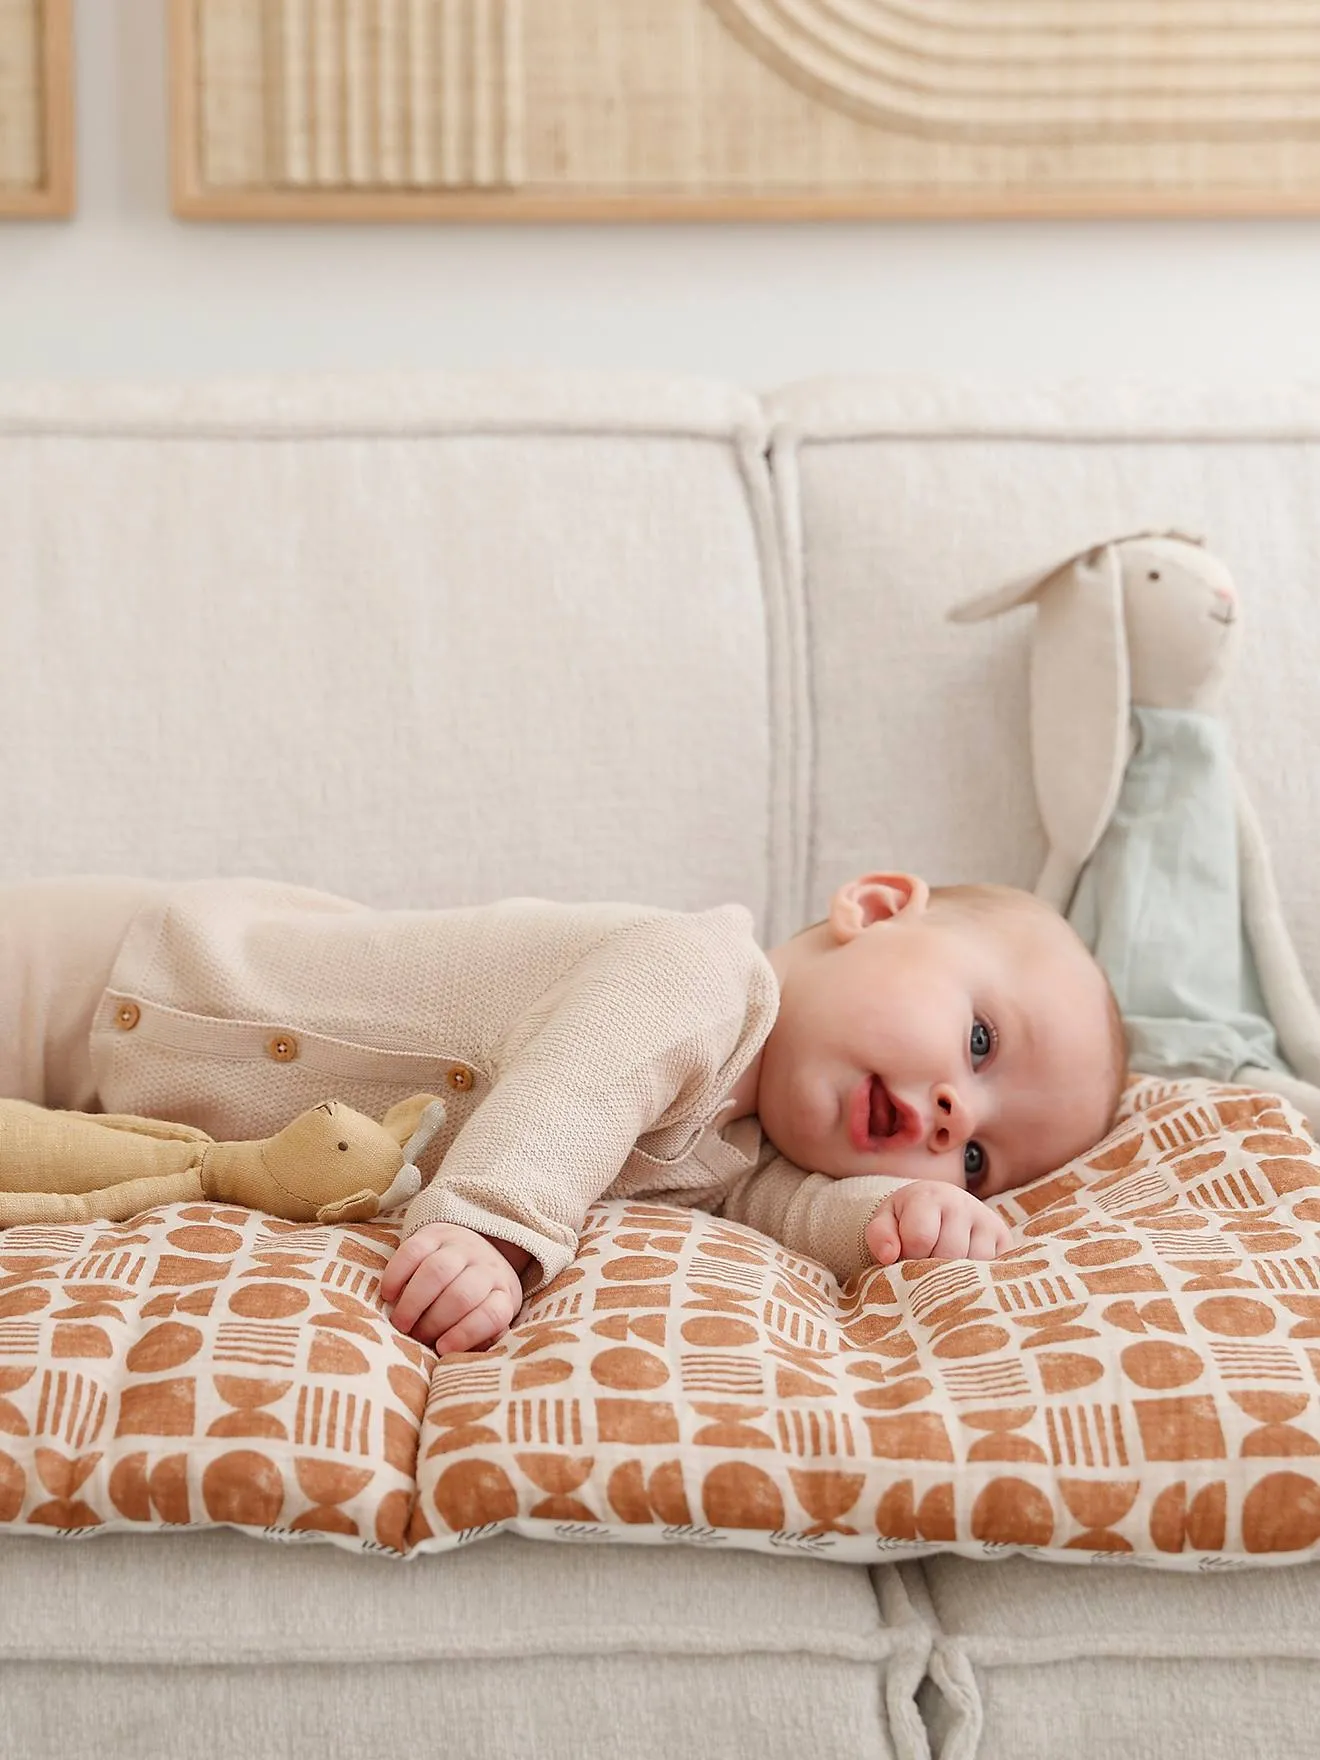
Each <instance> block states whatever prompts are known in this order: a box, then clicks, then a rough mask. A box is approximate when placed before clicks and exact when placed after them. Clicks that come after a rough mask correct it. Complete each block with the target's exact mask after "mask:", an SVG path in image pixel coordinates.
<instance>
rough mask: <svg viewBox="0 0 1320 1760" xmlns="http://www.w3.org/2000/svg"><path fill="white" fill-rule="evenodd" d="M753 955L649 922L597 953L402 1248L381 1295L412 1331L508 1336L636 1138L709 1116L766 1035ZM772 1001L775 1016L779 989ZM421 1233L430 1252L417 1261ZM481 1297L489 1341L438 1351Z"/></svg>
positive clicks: (517, 1064)
mask: <svg viewBox="0 0 1320 1760" xmlns="http://www.w3.org/2000/svg"><path fill="white" fill-rule="evenodd" d="M726 933H727V932H726ZM747 946H748V949H749V950H750V957H752V958H756V959H759V958H760V956H759V955H756V954H755V949H754V945H753V944H752V943H751V942H750V940H749V941H748V944H747ZM744 957H745V956H744V955H743V954H742V953H741V951H737V950H735V953H734V955H733V957H730V954H729V951H728V949H727V947H725V946H724V945H723V943H721V941H719V940H712V938H711V934H710V932H709V930H708V929H707V928H703V927H702V924H701V919H696V920H695V921H694V920H692V919H686V920H685V919H666V920H664V921H662V922H660V923H656V922H652V921H648V922H644V923H642V924H640V925H635V926H631V927H630V928H629V929H628V930H627V931H626V932H623V933H621V934H619V935H616V936H613V937H611V938H610V939H609V941H608V942H607V943H605V944H602V945H601V946H600V947H598V948H596V949H594V950H593V952H592V953H591V954H590V955H589V956H588V958H587V959H586V960H584V961H583V962H581V964H580V966H579V967H577V968H575V970H574V972H573V974H572V981H571V983H568V984H566V985H564V986H563V987H562V988H561V989H560V990H559V991H558V992H557V993H556V994H552V995H551V996H549V997H548V998H547V999H546V1002H545V1004H544V1005H543V1006H541V1007H540V1008H539V1010H538V1011H537V1014H536V1018H535V1019H534V1020H533V1021H532V1022H530V1023H529V1026H528V1030H526V1031H525V1032H524V1033H523V1034H522V1036H521V1038H520V1039H519V1040H518V1042H516V1043H515V1044H513V1045H512V1046H510V1047H507V1048H506V1049H505V1050H504V1052H503V1053H502V1057H501V1066H500V1067H499V1069H498V1070H497V1072H496V1079H495V1081H494V1083H493V1085H492V1088H491V1091H490V1092H489V1094H487V1095H486V1097H485V1098H484V1099H483V1100H482V1102H481V1104H480V1105H479V1106H478V1107H477V1109H476V1110H475V1112H474V1113H473V1114H472V1116H471V1117H470V1118H469V1119H468V1121H467V1123H466V1124H465V1125H464V1126H463V1128H462V1130H461V1131H460V1132H459V1133H458V1135H457V1137H456V1138H455V1139H454V1142H453V1143H452V1144H451V1146H450V1148H449V1150H448V1152H447V1154H446V1155H445V1157H444V1160H443V1162H442V1164H441V1167H440V1171H439V1172H438V1173H437V1175H436V1177H435V1178H434V1179H433V1180H432V1182H431V1183H430V1185H428V1186H427V1187H425V1188H424V1189H423V1190H422V1191H421V1192H419V1193H418V1195H417V1197H416V1198H414V1199H413V1201H412V1203H411V1204H410V1205H409V1206H408V1210H407V1213H406V1215H405V1219H404V1235H405V1240H404V1244H403V1246H402V1247H401V1248H400V1250H399V1253H398V1254H397V1255H396V1257H395V1260H392V1261H391V1263H390V1266H389V1268H388V1269H387V1272H386V1278H385V1282H384V1284H383V1294H384V1297H385V1299H386V1300H387V1301H389V1300H392V1299H395V1298H396V1297H397V1300H396V1305H395V1309H394V1314H393V1319H394V1323H395V1325H396V1326H398V1327H399V1329H400V1330H401V1331H406V1330H409V1326H407V1325H405V1324H402V1322H404V1321H408V1320H409V1318H410V1317H412V1325H413V1327H414V1328H415V1327H417V1325H418V1319H417V1317H418V1316H421V1326H420V1330H417V1331H416V1336H418V1337H420V1338H421V1339H422V1340H423V1342H424V1343H431V1342H432V1341H433V1340H435V1341H436V1343H437V1348H446V1349H456V1348H464V1349H470V1348H473V1346H474V1345H476V1344H480V1343H483V1342H486V1341H487V1340H488V1339H489V1338H491V1337H493V1336H496V1335H497V1334H498V1333H499V1332H500V1331H501V1330H503V1326H504V1325H505V1324H507V1320H504V1321H501V1323H500V1324H498V1325H496V1324H494V1321H495V1319H496V1318H497V1314H496V1310H497V1309H498V1308H499V1307H500V1306H502V1299H501V1298H500V1297H499V1292H500V1291H501V1290H502V1289H503V1290H511V1288H512V1286H511V1285H510V1282H509V1279H510V1278H511V1279H512V1284H513V1285H516V1286H517V1288H518V1293H519V1298H520V1300H521V1297H522V1296H523V1295H532V1294H534V1293H535V1292H536V1291H537V1290H538V1289H540V1288H541V1287H542V1286H543V1285H545V1284H546V1283H549V1282H550V1281H551V1280H552V1279H553V1278H555V1277H557V1276H558V1275H559V1273H560V1272H561V1271H562V1270H564V1268H565V1267H566V1266H567V1265H569V1264H570V1263H571V1261H572V1259H573V1258H574V1256H575V1254H576V1252H577V1246H578V1238H579V1235H580V1233H581V1229H582V1225H583V1222H584V1220H585V1218H586V1213H587V1208H588V1206H589V1205H590V1204H591V1203H593V1202H594V1201H595V1200H596V1199H597V1198H599V1197H600V1196H601V1195H602V1194H603V1193H604V1192H605V1191H607V1190H608V1189H609V1187H610V1186H611V1185H613V1183H614V1181H615V1180H616V1179H617V1177H618V1175H619V1172H620V1170H621V1168H622V1167H623V1165H624V1163H625V1162H626V1161H627V1159H628V1157H629V1155H630V1154H631V1152H632V1150H633V1148H634V1147H635V1145H636V1143H637V1139H638V1138H639V1137H641V1136H643V1135H645V1134H646V1133H647V1132H648V1131H651V1130H654V1129H656V1128H658V1127H659V1126H660V1125H662V1124H664V1123H667V1122H670V1120H671V1119H676V1118H686V1117H688V1116H696V1115H697V1114H699V1113H701V1112H702V1111H704V1110H707V1109H708V1108H709V1107H710V1106H711V1105H713V1104H714V1102H715V1101H716V1100H717V1099H718V1098H719V1096H720V1094H722V1093H724V1092H727V1090H728V1088H729V1086H730V1085H731V1083H732V1081H733V1080H734V1079H736V1075H737V1074H739V1073H741V1070H742V1068H743V1067H745V1064H746V1061H747V1058H748V1057H749V1056H750V1055H751V1054H752V1051H753V1049H754V1046H755V1044H756V1043H759V1039H760V1037H762V1036H763V1031H762V1028H761V1024H760V1023H759V1021H758V1020H757V1019H756V1018H755V1016H754V1015H753V1014H752V1005H751V1004H750V1003H749V988H750V986H749V978H748V973H747V971H746V970H745V969H744V968H743V966H742V964H741V963H740V962H741V961H742V959H743V958H744ZM765 989H766V998H765V1004H764V1005H765V1007H766V1008H772V1007H773V997H772V993H771V983H770V980H769V978H768V977H767V979H766V982H765ZM433 1230H438V1231H440V1232H436V1233H432V1231H433ZM416 1235H423V1236H425V1242H426V1244H425V1245H424V1247H417V1248H413V1247H411V1240H412V1238H413V1237H414V1236H416ZM464 1237H468V1238H467V1239H466V1241H464ZM405 1251H407V1257H406V1258H405V1257H404V1254H405ZM456 1255H457V1256H459V1257H461V1258H462V1261H463V1263H462V1266H461V1268H459V1267H458V1263H457V1258H456ZM497 1260H498V1263H497V1262H496V1261H497ZM399 1266H402V1270H400V1269H399V1268H398V1267H399ZM418 1279H420V1280H421V1281H420V1282H418V1287H417V1289H416V1290H414V1288H413V1284H414V1282H415V1281H416V1280H418ZM483 1280H484V1289H483V1288H482V1284H483ZM450 1285H452V1290H451V1289H450V1287H449V1286H450ZM400 1292H402V1293H400ZM442 1293H443V1296H444V1300H443V1302H442V1305H441V1307H440V1308H437V1309H434V1311H433V1310H432V1304H433V1303H435V1301H436V1299H437V1297H438V1296H440V1295H441V1294H442ZM468 1294H471V1295H473V1296H475V1295H477V1294H480V1295H481V1298H482V1302H489V1301H490V1300H491V1298H492V1297H494V1298H496V1300H495V1302H494V1306H493V1307H491V1308H490V1309H489V1312H488V1314H487V1320H488V1322H489V1324H488V1325H487V1328H486V1330H485V1332H484V1334H482V1335H481V1336H466V1334H465V1343H464V1344H463V1345H462V1346H458V1345H455V1344H449V1345H442V1344H440V1340H441V1339H442V1338H443V1337H444V1336H445V1335H444V1332H443V1331H442V1332H438V1333H437V1332H436V1331H434V1330H432V1329H433V1328H434V1327H435V1326H436V1325H438V1324H440V1322H441V1321H445V1322H446V1323H448V1324H450V1325H452V1324H453V1321H452V1319H451V1314H452V1313H453V1312H454V1311H455V1310H456V1308H457V1306H458V1304H459V1301H460V1300H461V1299H465V1298H466V1296H467V1295H468ZM424 1296H425V1297H426V1300H425V1301H423V1297H424ZM480 1305H481V1304H480V1303H474V1307H475V1306H480ZM468 1311H469V1312H471V1311H472V1310H468ZM516 1311H517V1309H516V1306H515V1309H514V1312H515V1313H516ZM509 1318H512V1316H509ZM467 1330H468V1332H471V1331H472V1330H473V1329H471V1328H469V1329H467ZM476 1330H477V1331H480V1328H477V1329H476ZM428 1332H429V1336H428Z"/></svg>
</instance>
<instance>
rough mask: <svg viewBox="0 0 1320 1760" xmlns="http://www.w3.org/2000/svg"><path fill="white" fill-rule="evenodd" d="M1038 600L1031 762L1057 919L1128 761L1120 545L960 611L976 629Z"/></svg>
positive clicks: (1044, 881)
mask: <svg viewBox="0 0 1320 1760" xmlns="http://www.w3.org/2000/svg"><path fill="white" fill-rule="evenodd" d="M1032 599H1034V600H1035V601H1036V605H1037V621H1036V629H1035V633H1034V639H1033V642H1032V649H1031V760H1032V770H1033V772H1034V775H1035V779H1036V803H1037V806H1038V808H1039V810H1040V816H1041V820H1042V823H1043V824H1044V826H1045V834H1046V837H1047V838H1048V840H1049V846H1050V847H1049V855H1048V857H1047V860H1046V864H1045V870H1044V872H1043V874H1042V876H1041V880H1040V883H1039V885H1038V886H1037V888H1036V890H1037V892H1038V893H1040V894H1041V895H1042V896H1043V897H1045V898H1047V899H1048V901H1049V902H1050V903H1051V904H1053V905H1055V906H1056V907H1057V908H1058V909H1059V910H1061V911H1066V910H1067V908H1068V905H1069V903H1070V902H1071V898H1072V893H1073V889H1074V887H1075V885H1076V882H1077V875H1078V873H1079V872H1080V870H1081V867H1082V864H1083V863H1084V862H1085V861H1086V859H1087V857H1088V856H1089V855H1090V854H1091V851H1092V850H1093V849H1094V848H1095V846H1096V844H1097V843H1098V842H1099V841H1100V835H1101V833H1102V832H1103V830H1104V828H1105V826H1106V825H1107V824H1108V823H1109V818H1110V815H1111V814H1112V812H1113V810H1114V803H1115V802H1116V801H1117V799H1118V791H1119V788H1120V787H1121V785H1122V781H1123V771H1124V769H1125V768H1126V766H1127V760H1128V740H1129V734H1128V717H1129V710H1130V668H1129V665H1128V651H1127V633H1126V630H1125V628H1124V624H1123V573H1122V566H1121V563H1120V560H1119V548H1118V545H1117V544H1116V543H1112V544H1103V545H1100V546H1099V547H1098V548H1096V549H1093V550H1086V551H1083V552H1082V553H1081V554H1079V555H1077V556H1073V557H1070V558H1069V559H1068V561H1066V562H1064V563H1061V564H1056V565H1055V566H1054V567H1053V568H1050V569H1046V570H1044V571H1043V572H1039V573H1036V574H1031V575H1027V576H1025V577H1024V578H1023V579H1021V580H1017V581H1014V582H1012V583H1010V584H1009V585H1008V586H1006V587H999V588H997V589H996V590H995V591H994V592H991V593H986V594H983V595H981V596H980V597H979V598H976V599H971V600H968V601H967V602H966V603H964V604H962V605H960V606H957V607H956V608H955V609H954V610H953V611H952V612H950V614H949V615H950V617H951V618H952V619H953V620H954V621H956V622H959V623H971V622H974V621H976V620H978V619H980V618H984V617H995V616H997V615H998V614H999V613H1000V612H1002V611H1008V610H1010V609H1012V607H1014V606H1016V605H1024V604H1026V603H1027V602H1028V601H1029V600H1032Z"/></svg>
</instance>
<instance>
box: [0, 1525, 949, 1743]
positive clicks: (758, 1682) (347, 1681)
mask: <svg viewBox="0 0 1320 1760" xmlns="http://www.w3.org/2000/svg"><path fill="white" fill-rule="evenodd" d="M3 1559H4V1573H5V1594H4V1596H3V1597H0V1694H3V1698H4V1707H5V1715H4V1721H3V1733H0V1753H3V1754H4V1755H6V1757H8V1756H11V1755H12V1756H14V1760H18V1756H20V1755H21V1756H25V1757H26V1756H31V1755H34V1754H41V1755H43V1756H44V1755H46V1754H50V1755H52V1756H53V1755H59V1756H60V1757H61V1760H105V1757H106V1756H107V1755H120V1754H123V1755H130V1754H131V1755H135V1756H142V1755H149V1756H152V1760H166V1757H168V1760H214V1757H215V1756H216V1755H217V1754H224V1755H226V1756H227V1755H230V1754H234V1755H239V1754H242V1755H246V1756H248V1757H249V1760H267V1757H268V1756H275V1755H279V1756H280V1757H281V1760H284V1757H285V1756H287V1757H288V1760H325V1756H327V1755H333V1756H336V1757H338V1756H350V1755H351V1756H358V1755H370V1754H375V1753H378V1752H382V1753H403V1752H407V1751H409V1750H410V1749H411V1748H413V1747H415V1746H416V1745H417V1743H418V1741H419V1738H421V1739H424V1738H425V1736H426V1733H427V1732H431V1735H432V1736H433V1738H434V1740H435V1742H436V1743H437V1745H440V1746H442V1747H443V1751H444V1752H446V1753H448V1754H453V1755H461V1756H462V1757H463V1760H468V1756H473V1757H475V1760H525V1756H527V1755H530V1754H534V1755H536V1756H537V1760H541V1756H545V1757H546V1760H582V1757H583V1756H584V1755H596V1754H599V1755H601V1756H606V1755H609V1756H612V1757H613V1756H617V1757H619V1760H655V1757H656V1756H659V1755H666V1756H668V1755H671V1754H672V1755H675V1756H678V1757H679V1760H707V1757H708V1756H710V1755H721V1756H723V1755H730V1754H742V1753H751V1752H755V1753H757V1754H758V1755H762V1756H765V1757H766V1760H801V1757H802V1755H803V1754H806V1753H810V1752H812V1751H813V1744H814V1743H816V1742H821V1743H824V1744H826V1746H825V1748H824V1750H822V1751H826V1752H829V1753H835V1754H848V1755H850V1756H852V1755H856V1756H858V1757H859V1760H920V1757H921V1756H923V1755H924V1753H925V1740H924V1736H923V1734H922V1731H921V1725H920V1721H919V1719H918V1718H917V1717H916V1713H915V1706H914V1695H915V1692H916V1688H917V1685H918V1682H919V1680H920V1678H921V1674H922V1671H923V1669H924V1666H925V1661H926V1657H927V1653H928V1648H929V1639H928V1635H927V1630H926V1627H925V1625H924V1624H923V1623H922V1622H920V1621H919V1620H918V1619H917V1618H916V1615H915V1614H914V1612H913V1611H912V1609H911V1606H910V1604H909V1602H908V1599H907V1595H906V1593H905V1591H904V1589H903V1587H902V1584H901V1583H900V1581H899V1579H898V1574H897V1572H896V1571H889V1572H886V1573H884V1579H883V1581H882V1583H881V1585H880V1589H879V1593H878V1594H877V1593H876V1592H875V1591H874V1590H873V1588H872V1585H871V1583H870V1582H869V1581H868V1579H867V1576H866V1573H865V1572H863V1571H862V1570H860V1569H852V1570H840V1569H839V1568H838V1567H837V1566H833V1567H832V1566H829V1565H825V1564H818V1563H815V1562H814V1561H812V1560H810V1559H795V1560H793V1561H792V1563H791V1564H789V1565H786V1566H785V1565H781V1564H779V1563H778V1562H777V1561H775V1560H771V1559H766V1558H754V1557H752V1556H750V1555H749V1554H747V1553H739V1554H729V1555H727V1556H720V1557H718V1558H710V1557H705V1558H702V1559H701V1560H700V1561H699V1567H698V1568H696V1569H695V1570H694V1569H692V1568H691V1567H692V1565H693V1564H694V1563H696V1561H694V1560H692V1559H691V1558H690V1556H689V1555H688V1554H666V1553H660V1552H654V1551H647V1552H642V1551H640V1550H632V1549H628V1550H624V1549H620V1551H618V1552H615V1551H613V1550H611V1549H609V1548H605V1547H586V1546H578V1547H566V1546H540V1545H537V1544H535V1543H534V1542H532V1541H529V1540H523V1539H519V1538H517V1537H516V1536H512V1535H509V1536H501V1537H500V1538H499V1539H498V1540H495V1541H492V1542H491V1543H490V1544H489V1545H483V1546H477V1547H472V1548H470V1549H464V1550H463V1551H462V1552H459V1553H456V1554H453V1555H451V1556H447V1557H446V1558H444V1559H443V1560H437V1559H426V1558H423V1559H418V1560H417V1562H416V1563H415V1564H410V1565H408V1566H406V1567H403V1568H401V1567H399V1566H398V1565H394V1564H391V1563H388V1562H386V1561H384V1560H380V1559H375V1558H363V1557H357V1558H350V1557H348V1556H347V1555H345V1554H343V1553H337V1552H335V1551H334V1550H333V1549H332V1548H330V1547H324V1546H313V1547H309V1548H308V1547H302V1546H299V1545H297V1544H296V1543H295V1544H290V1545H287V1546H254V1545H253V1544H252V1543H251V1542H250V1541H249V1540H247V1539H246V1538H245V1537H244V1536H242V1535H241V1534H235V1533H226V1532H224V1531H222V1530H219V1529H213V1530H211V1531H209V1532H205V1533H198V1534H190V1535H186V1536H184V1535H178V1534H169V1533H165V1534H162V1535H160V1536H158V1537H157V1538H155V1539H154V1540H153V1541H152V1542H151V1543H150V1544H149V1545H144V1544H143V1543H142V1542H141V1541H140V1540H139V1539H136V1538H134V1537H133V1536H131V1535H118V1534H112V1535H109V1536H107V1537H105V1538H102V1539H97V1540H94V1541H89V1542H87V1543H86V1544H84V1545H69V1546H50V1545H48V1544H42V1543H40V1542H35V1541H30V1540H28V1541H14V1542H11V1543H9V1544H8V1545H7V1546H6V1547H5V1548H4V1552H3ZM784 1589H786V1590H787V1592H782V1591H783V1590H784ZM887 1698H892V1700H893V1703H894V1707H895V1713H896V1714H895V1715H893V1716H892V1717H891V1715H890V1713H889V1711H888V1710H887V1705H886V1701H887Z"/></svg>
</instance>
